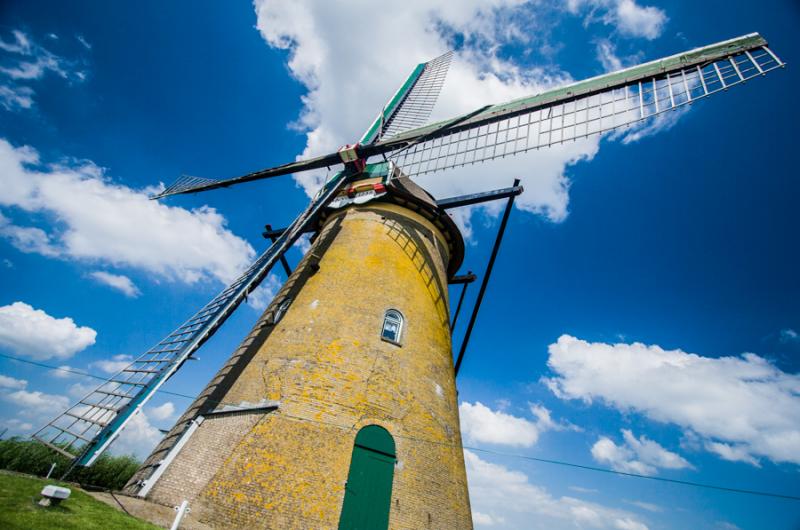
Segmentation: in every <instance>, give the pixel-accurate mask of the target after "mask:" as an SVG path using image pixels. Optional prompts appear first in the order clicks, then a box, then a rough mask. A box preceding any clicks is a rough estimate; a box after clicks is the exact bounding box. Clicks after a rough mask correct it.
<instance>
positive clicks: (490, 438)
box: [458, 401, 571, 447]
mask: <svg viewBox="0 0 800 530" xmlns="http://www.w3.org/2000/svg"><path fill="white" fill-rule="evenodd" d="M529 408H530V412H531V414H532V415H533V416H534V417H535V419H533V420H531V419H527V418H522V417H519V416H513V415H511V414H508V413H507V412H503V411H501V410H492V409H490V408H489V407H487V406H486V405H484V404H483V403H481V402H480V401H476V402H475V403H474V404H472V403H467V402H463V403H461V405H460V406H459V407H458V411H459V416H460V417H461V433H462V435H463V436H464V440H465V441H467V442H468V443H490V444H495V445H508V446H512V447H532V446H533V445H534V444H536V442H537V441H538V440H539V436H540V435H541V434H542V433H544V432H546V431H552V430H562V429H564V428H566V427H567V425H565V424H561V423H557V422H555V421H553V419H552V417H551V416H550V411H549V410H547V408H545V407H543V406H541V405H536V404H530V405H529ZM570 427H571V426H570Z"/></svg>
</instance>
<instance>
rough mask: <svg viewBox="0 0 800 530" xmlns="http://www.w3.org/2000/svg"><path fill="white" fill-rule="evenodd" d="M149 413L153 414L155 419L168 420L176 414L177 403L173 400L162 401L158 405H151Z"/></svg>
mask: <svg viewBox="0 0 800 530" xmlns="http://www.w3.org/2000/svg"><path fill="white" fill-rule="evenodd" d="M147 414H148V415H149V416H151V417H152V418H153V419H154V420H159V421H164V420H168V419H170V418H171V417H172V415H173V414H175V404H174V403H172V402H171V401H167V402H165V403H162V404H161V405H159V406H157V407H151V408H150V409H149V410H148V411H147Z"/></svg>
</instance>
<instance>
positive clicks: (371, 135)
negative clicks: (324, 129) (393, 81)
mask: <svg viewBox="0 0 800 530" xmlns="http://www.w3.org/2000/svg"><path fill="white" fill-rule="evenodd" d="M452 56H453V52H447V53H445V54H443V55H440V56H439V57H437V58H435V59H432V60H430V61H428V62H427V63H422V64H419V65H417V67H416V68H414V71H413V72H411V75H409V76H408V78H407V79H406V81H405V82H404V83H403V85H402V86H401V87H400V88H399V89H398V90H397V92H396V93H395V95H394V96H393V97H392V98H391V99H390V100H389V103H387V104H386V108H384V109H383V110H382V111H381V113H380V114H379V115H378V117H377V118H375V121H373V122H372V125H370V127H369V128H368V129H367V131H366V132H365V133H364V135H363V136H362V137H361V140H360V141H359V143H361V144H364V145H366V144H371V143H374V142H377V141H378V140H380V139H382V138H388V137H391V136H393V135H396V134H398V133H400V132H402V131H405V130H408V129H412V128H414V127H419V126H420V125H422V124H424V123H425V122H426V121H427V120H428V118H429V117H430V115H431V111H432V110H433V106H434V104H435V103H436V99H437V98H438V97H439V92H440V91H441V89H442V85H443V84H444V79H445V77H447V69H448V67H449V66H450V59H451V58H452ZM340 163H342V159H341V156H340V155H339V153H332V154H330V155H325V156H320V157H317V158H311V159H308V160H300V161H297V162H292V163H290V164H284V165H281V166H277V167H274V168H270V169H265V170H261V171H255V172H253V173H248V174H247V175H243V176H241V177H234V178H230V179H222V180H216V179H208V178H201V177H191V176H182V177H180V178H179V179H178V180H176V181H175V182H173V183H172V184H170V185H169V186H167V187H166V188H165V189H164V191H162V192H161V193H159V194H157V195H155V196H153V197H152V198H153V199H161V198H163V197H169V196H170V195H179V194H183V193H196V192H198V191H208V190H214V189H219V188H227V187H228V186H232V185H234V184H241V183H243V182H251V181H253V180H261V179H265V178H272V177H278V176H281V175H288V174H290V173H298V172H300V171H308V170H311V169H321V168H324V167H330V166H334V165H337V164H340Z"/></svg>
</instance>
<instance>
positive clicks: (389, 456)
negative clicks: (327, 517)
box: [339, 425, 397, 530]
mask: <svg viewBox="0 0 800 530" xmlns="http://www.w3.org/2000/svg"><path fill="white" fill-rule="evenodd" d="M396 461H397V456H396V453H395V445H394V440H393V439H392V435H391V434H389V431H387V430H386V429H384V428H383V427H381V426H379V425H367V426H366V427H364V428H363V429H361V430H360V431H358V434H357V435H356V441H355V445H354V446H353V455H352V456H351V458H350V472H349V473H348V474H347V484H346V485H345V488H344V502H343V503H342V515H341V517H340V519H339V530H362V529H364V528H369V529H383V528H388V527H389V511H390V509H391V503H392V480H393V478H394V465H395V462H396Z"/></svg>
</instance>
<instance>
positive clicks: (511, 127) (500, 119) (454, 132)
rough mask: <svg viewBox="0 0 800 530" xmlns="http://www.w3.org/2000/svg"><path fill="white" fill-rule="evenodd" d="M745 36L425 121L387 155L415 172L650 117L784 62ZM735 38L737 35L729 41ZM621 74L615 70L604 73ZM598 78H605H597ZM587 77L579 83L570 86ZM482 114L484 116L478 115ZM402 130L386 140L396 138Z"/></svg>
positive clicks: (399, 139)
mask: <svg viewBox="0 0 800 530" xmlns="http://www.w3.org/2000/svg"><path fill="white" fill-rule="evenodd" d="M744 38H745V39H746V38H750V39H753V40H755V41H756V42H757V43H758V45H757V46H755V47H753V48H750V49H743V50H741V51H738V52H735V53H731V54H729V55H725V56H723V57H720V58H718V59H717V60H712V61H708V62H705V63H703V64H696V65H692V66H680V65H678V66H676V67H675V68H673V69H671V70H666V71H662V72H657V73H654V74H653V75H651V76H648V77H647V78H645V79H637V80H635V81H629V82H624V81H623V82H622V83H620V84H618V85H617V86H610V87H608V88H605V89H598V90H594V91H591V92H588V93H586V94H582V95H575V96H572V97H571V96H569V89H570V87H565V88H561V89H557V90H556V91H554V92H557V93H561V94H564V95H565V96H566V97H561V98H557V99H556V100H555V101H553V102H547V101H546V100H547V94H543V95H542V96H540V98H541V99H544V100H545V102H544V103H542V104H538V105H537V104H535V103H533V104H526V102H525V100H520V101H518V102H516V103H517V105H518V106H519V107H520V109H519V110H518V111H516V112H515V111H514V110H513V106H514V104H515V102H512V103H509V104H505V105H503V106H501V107H504V108H502V109H498V110H497V111H496V114H497V116H494V117H493V116H491V114H492V111H493V109H494V108H493V107H490V108H488V109H487V110H486V111H485V112H481V113H480V114H478V115H477V116H476V117H475V119H473V120H469V121H468V122H466V123H464V124H463V125H462V126H459V127H444V128H443V129H442V130H441V132H437V131H436V130H435V129H436V125H433V126H429V128H431V129H432V130H431V132H430V133H429V134H428V135H427V136H426V135H425V132H424V131H418V130H417V131H410V132H409V133H408V136H412V135H413V134H416V135H419V136H421V137H422V138H423V139H422V141H419V140H416V141H415V140H411V141H410V142H409V144H408V145H404V146H402V147H400V148H398V149H397V150H395V151H393V152H391V153H390V154H388V155H387V156H388V158H390V159H392V160H394V161H395V162H396V163H397V164H398V166H399V167H400V168H402V170H403V172H404V173H405V174H406V175H408V176H418V175H424V174H428V173H433V172H436V171H442V170H445V169H451V168H456V167H461V166H466V165H469V164H474V163H477V162H484V161H488V160H493V159H495V158H501V157H505V156H509V155H515V154H518V153H524V152H527V151H530V150H534V149H541V148H543V147H549V146H552V145H555V144H560V143H564V142H568V141H572V140H578V139H580V138H585V137H588V136H591V135H595V134H602V133H605V132H608V131H612V130H615V129H620V128H622V127H627V126H630V125H633V124H636V123H638V122H642V121H644V120H647V119H650V118H654V117H656V116H658V115H661V114H663V113H665V112H668V111H670V110H674V109H677V108H679V107H681V106H684V105H687V104H690V103H692V102H694V101H696V100H698V99H702V98H704V97H707V96H709V95H711V94H714V93H715V92H719V91H721V90H727V89H728V88H731V87H733V86H735V85H738V84H741V83H743V82H745V81H747V80H748V79H752V78H754V77H757V76H761V75H765V74H766V73H768V72H770V71H772V70H774V69H776V68H780V67H782V66H784V63H783V62H782V61H781V60H780V59H779V58H778V57H777V56H776V55H775V54H774V53H773V52H772V51H771V50H770V49H769V48H768V47H767V46H766V41H763V39H762V38H761V37H760V36H758V35H757V34H752V35H748V36H746V37H744ZM737 40H741V38H740V39H733V40H732V41H730V42H734V41H737ZM762 43H763V44H762ZM721 44H724V43H721ZM668 59H669V58H668ZM668 59H662V60H660V61H658V62H664V61H667V60H668ZM644 66H646V65H641V66H638V67H634V68H632V69H630V70H631V71H634V70H637V69H641V68H642V67H644ZM624 74H625V71H621V72H618V73H616V74H611V76H612V78H613V76H617V77H619V76H620V75H624ZM604 77H607V76H600V77H598V78H597V79H601V78H604ZM591 81H592V80H587V81H581V82H580V83H577V84H576V86H580V85H586V84H588V83H591ZM531 99H533V100H534V101H535V100H536V98H531ZM484 115H488V116H487V117H486V118H483V116H484ZM403 136H404V135H400V136H399V137H396V138H393V139H390V140H389V142H397V143H402V141H403Z"/></svg>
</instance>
